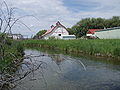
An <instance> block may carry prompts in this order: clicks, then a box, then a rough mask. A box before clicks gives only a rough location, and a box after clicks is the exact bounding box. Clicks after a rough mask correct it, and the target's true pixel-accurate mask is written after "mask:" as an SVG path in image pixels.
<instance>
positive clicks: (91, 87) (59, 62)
mask: <svg viewBox="0 0 120 90" xmlns="http://www.w3.org/2000/svg"><path fill="white" fill-rule="evenodd" d="M25 53H26V54H27V55H29V54H31V55H44V56H43V57H35V58H34V59H33V60H36V61H35V63H38V62H39V61H44V62H45V63H46V64H47V67H46V68H45V69H44V70H43V71H42V72H43V73H42V74H41V70H37V71H36V72H35V73H34V78H35V79H34V80H33V81H31V80H30V77H29V76H28V77H26V78H25V79H24V80H22V81H21V84H20V86H21V87H25V88H27V89H25V88H21V87H16V88H15V89H14V90H119V89H120V64H118V63H119V62H118V63H116V62H117V61H110V60H104V59H101V60H100V59H93V58H91V57H89V58H88V57H87V58H86V57H73V56H66V55H63V54H56V52H55V53H54V52H52V53H51V52H50V53H49V52H48V51H45V52H41V51H38V50H30V49H29V50H26V51H25ZM43 74H44V75H43ZM43 76H44V77H43ZM26 82H27V83H26ZM45 83H46V84H47V86H46V85H45Z"/></svg>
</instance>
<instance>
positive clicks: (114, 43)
mask: <svg viewBox="0 0 120 90" xmlns="http://www.w3.org/2000/svg"><path fill="white" fill-rule="evenodd" d="M22 43H23V44H24V45H25V46H28V47H45V48H50V49H58V50H62V51H66V52H68V53H69V52H73V53H86V54H90V55H96V56H109V57H120V39H106V40H99V39H97V40H24V41H22Z"/></svg>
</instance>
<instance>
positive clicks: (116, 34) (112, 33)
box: [94, 29, 120, 39]
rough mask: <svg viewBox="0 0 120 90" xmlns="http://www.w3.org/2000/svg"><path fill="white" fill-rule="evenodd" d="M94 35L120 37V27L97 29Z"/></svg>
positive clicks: (109, 37) (105, 37)
mask: <svg viewBox="0 0 120 90" xmlns="http://www.w3.org/2000/svg"><path fill="white" fill-rule="evenodd" d="M94 36H97V37H98V38H100V39H120V29H110V30H103V31H96V32H95V34H94Z"/></svg>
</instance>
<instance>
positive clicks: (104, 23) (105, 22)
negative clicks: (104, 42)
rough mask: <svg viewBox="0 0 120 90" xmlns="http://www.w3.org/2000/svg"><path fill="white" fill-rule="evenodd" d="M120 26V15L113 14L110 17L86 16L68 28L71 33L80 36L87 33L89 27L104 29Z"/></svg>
mask: <svg viewBox="0 0 120 90" xmlns="http://www.w3.org/2000/svg"><path fill="white" fill-rule="evenodd" d="M119 26H120V16H113V17H112V18H110V19H105V18H85V19H82V20H80V21H79V22H77V23H76V24H75V25H74V26H72V27H71V28H67V30H68V32H69V33H70V34H74V35H76V37H77V38H80V37H82V36H84V35H86V33H87V31H88V29H104V28H112V27H119Z"/></svg>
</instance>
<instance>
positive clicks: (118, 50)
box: [113, 47, 120, 56]
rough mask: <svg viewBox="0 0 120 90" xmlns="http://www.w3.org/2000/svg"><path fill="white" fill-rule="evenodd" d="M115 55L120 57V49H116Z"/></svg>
mask: <svg viewBox="0 0 120 90" xmlns="http://www.w3.org/2000/svg"><path fill="white" fill-rule="evenodd" d="M113 53H114V55H115V56H120V47H119V48H115V49H114V52H113Z"/></svg>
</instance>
